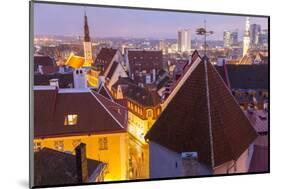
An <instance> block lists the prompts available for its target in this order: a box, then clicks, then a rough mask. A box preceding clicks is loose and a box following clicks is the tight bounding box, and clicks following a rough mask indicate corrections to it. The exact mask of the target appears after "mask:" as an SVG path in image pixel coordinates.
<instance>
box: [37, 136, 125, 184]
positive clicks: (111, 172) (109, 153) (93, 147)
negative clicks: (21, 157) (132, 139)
mask: <svg viewBox="0 0 281 189" xmlns="http://www.w3.org/2000/svg"><path fill="white" fill-rule="evenodd" d="M81 142H82V143H85V144H86V152H87V158H89V159H94V160H98V161H102V162H104V163H106V164H107V167H106V170H105V175H104V181H116V180H127V179H128V165H129V162H128V159H129V158H128V157H129V155H128V154H129V152H128V150H129V147H128V134H127V133H114V134H99V135H81V136H67V137H57V138H56V137H55V138H44V139H43V138H38V139H34V151H36V150H39V149H42V148H44V147H47V148H51V149H54V150H58V151H63V152H68V153H71V154H75V148H76V146H77V145H79V144H80V143H81Z"/></svg>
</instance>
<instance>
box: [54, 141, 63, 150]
mask: <svg viewBox="0 0 281 189" xmlns="http://www.w3.org/2000/svg"><path fill="white" fill-rule="evenodd" d="M54 146H55V149H56V150H58V151H64V143H63V141H62V140H57V141H55V142H54Z"/></svg>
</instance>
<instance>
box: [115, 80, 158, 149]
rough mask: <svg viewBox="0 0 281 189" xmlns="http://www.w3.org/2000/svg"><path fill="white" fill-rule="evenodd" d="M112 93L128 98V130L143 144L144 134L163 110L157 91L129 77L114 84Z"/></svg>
mask: <svg viewBox="0 0 281 189" xmlns="http://www.w3.org/2000/svg"><path fill="white" fill-rule="evenodd" d="M111 93H112V96H113V98H115V99H118V100H120V99H124V100H126V106H127V108H128V131H129V133H130V134H132V135H133V136H134V137H135V138H136V139H137V140H139V141H140V142H141V143H142V144H146V142H145V140H144V136H145V134H146V133H147V132H148V131H149V129H150V128H151V126H152V125H153V123H154V122H155V120H156V119H157V118H158V116H159V115H160V113H161V111H162V109H161V106H160V104H161V99H160V96H159V95H158V94H157V92H156V91H148V90H146V89H144V88H142V87H139V86H137V85H135V84H134V83H133V82H132V80H131V79H129V78H119V80H118V81H117V82H116V83H115V84H114V85H113V86H112V90H111Z"/></svg>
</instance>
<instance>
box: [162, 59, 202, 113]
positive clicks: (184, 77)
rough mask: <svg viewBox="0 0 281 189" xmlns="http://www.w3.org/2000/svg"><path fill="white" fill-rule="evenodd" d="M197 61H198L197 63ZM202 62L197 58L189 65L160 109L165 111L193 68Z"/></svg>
mask: <svg viewBox="0 0 281 189" xmlns="http://www.w3.org/2000/svg"><path fill="white" fill-rule="evenodd" d="M198 60H199V61H198ZM201 61H202V58H201V57H200V56H198V57H197V58H196V59H195V61H194V62H192V63H191V66H190V68H189V69H188V70H187V71H186V72H185V73H184V75H183V76H182V78H181V80H180V81H178V82H177V84H176V86H175V87H174V89H173V90H172V92H171V94H170V95H169V96H168V98H167V99H166V100H165V101H164V103H163V105H162V108H163V109H165V108H166V107H167V105H168V104H169V103H170V101H171V100H172V99H173V96H175V95H176V94H177V92H178V91H179V90H180V88H181V87H182V86H183V85H184V83H185V81H186V80H187V79H188V78H189V76H190V75H191V73H192V72H193V71H194V70H195V68H196V67H197V66H198V65H199V63H200V62H201Z"/></svg>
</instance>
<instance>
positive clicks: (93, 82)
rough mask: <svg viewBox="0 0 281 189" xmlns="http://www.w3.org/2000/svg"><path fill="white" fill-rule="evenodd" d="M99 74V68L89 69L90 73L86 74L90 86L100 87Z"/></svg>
mask: <svg viewBox="0 0 281 189" xmlns="http://www.w3.org/2000/svg"><path fill="white" fill-rule="evenodd" d="M99 74H100V71H98V70H94V69H90V70H89V71H88V73H87V74H86V78H87V82H88V86H90V87H95V88H98V87H99Z"/></svg>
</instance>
